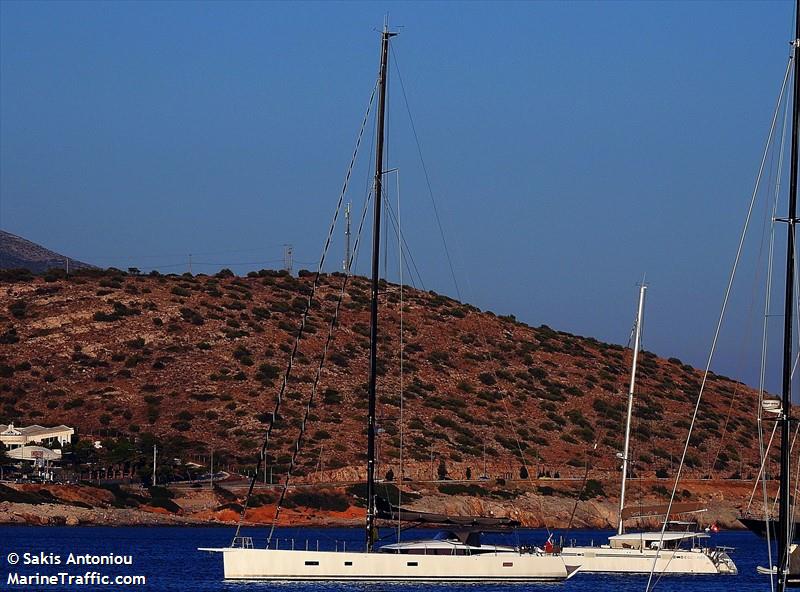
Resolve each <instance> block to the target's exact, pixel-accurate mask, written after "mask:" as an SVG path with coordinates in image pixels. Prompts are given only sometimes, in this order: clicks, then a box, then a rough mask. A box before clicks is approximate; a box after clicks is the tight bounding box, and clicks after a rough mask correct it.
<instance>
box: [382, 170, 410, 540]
mask: <svg viewBox="0 0 800 592" xmlns="http://www.w3.org/2000/svg"><path fill="white" fill-rule="evenodd" d="M395 181H396V183H397V254H398V255H397V256H398V258H399V259H400V261H399V265H398V268H399V271H398V273H399V275H400V459H399V461H400V470H399V475H398V483H400V486H399V487H398V488H397V542H398V543H399V542H400V535H401V533H402V532H403V525H402V521H401V520H400V511H401V508H402V507H403V491H402V486H403V483H404V481H403V468H404V465H403V460H404V458H403V444H404V442H403V438H404V436H405V423H404V419H405V418H404V414H403V412H404V411H405V409H404V407H405V406H404V404H403V369H404V368H403V361H404V351H403V346H404V339H403V337H404V335H403V308H404V307H405V306H404V302H403V295H404V294H403V234H402V232H401V226H400V174H399V173H398V174H397V176H396V177H395ZM386 202H387V203H388V202H389V200H388V199H387V200H386ZM387 209H388V208H387ZM412 280H413V278H412Z"/></svg>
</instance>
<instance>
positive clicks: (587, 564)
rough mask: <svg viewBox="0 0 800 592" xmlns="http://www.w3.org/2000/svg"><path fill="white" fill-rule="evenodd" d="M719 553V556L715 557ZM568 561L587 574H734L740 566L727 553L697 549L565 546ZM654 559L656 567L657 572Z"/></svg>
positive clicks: (563, 553)
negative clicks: (660, 549) (642, 549)
mask: <svg viewBox="0 0 800 592" xmlns="http://www.w3.org/2000/svg"><path fill="white" fill-rule="evenodd" d="M715 554H716V555H715ZM561 555H562V556H563V557H564V561H566V562H567V563H570V564H575V565H579V566H580V570H581V571H582V572H586V573H631V574H634V573H648V574H649V573H650V572H651V570H652V571H654V573H657V574H661V573H663V574H708V575H716V574H730V575H735V574H736V573H737V571H738V570H737V569H736V565H735V564H734V563H733V561H731V560H730V558H729V557H728V555H727V553H724V552H721V551H710V552H706V551H705V550H702V549H697V550H667V549H665V550H662V551H661V552H659V553H658V558H656V552H655V550H647V551H641V550H638V549H611V548H605V547H564V548H563V549H562V550H561ZM653 560H656V566H655V569H654V570H653Z"/></svg>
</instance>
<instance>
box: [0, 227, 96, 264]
mask: <svg viewBox="0 0 800 592" xmlns="http://www.w3.org/2000/svg"><path fill="white" fill-rule="evenodd" d="M66 265H67V257H66V256H65V255H61V254H59V253H56V252H55V251H51V250H50V249H46V248H44V247H43V246H41V245H37V244H36V243H34V242H31V241H29V240H27V239H24V238H22V237H20V236H17V235H15V234H11V233H10V232H5V231H4V230H0V269H27V270H29V271H32V272H33V273H41V272H44V271H47V270H48V269H64V268H65V267H66ZM69 267H70V269H73V270H75V269H86V268H90V267H92V266H91V265H89V264H88V263H83V262H81V261H77V260H75V259H69Z"/></svg>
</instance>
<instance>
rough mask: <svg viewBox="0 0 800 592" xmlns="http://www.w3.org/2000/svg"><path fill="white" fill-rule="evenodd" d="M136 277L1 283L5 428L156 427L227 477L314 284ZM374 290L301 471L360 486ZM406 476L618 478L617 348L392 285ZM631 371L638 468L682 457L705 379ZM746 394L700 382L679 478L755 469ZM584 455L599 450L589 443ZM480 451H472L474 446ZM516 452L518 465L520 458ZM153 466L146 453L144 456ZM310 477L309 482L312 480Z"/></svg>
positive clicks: (300, 371) (310, 340)
mask: <svg viewBox="0 0 800 592" xmlns="http://www.w3.org/2000/svg"><path fill="white" fill-rule="evenodd" d="M301 275H302V276H303V277H299V278H295V277H292V276H289V275H286V274H283V273H280V272H272V271H262V272H259V273H258V274H251V277H244V278H238V277H232V276H226V274H223V277H208V276H194V277H191V276H188V275H187V276H146V277H145V276H133V275H126V274H123V273H120V272H116V271H109V272H102V273H100V272H92V271H87V272H83V273H82V274H79V275H73V276H71V277H69V278H61V279H55V278H52V277H50V278H48V279H49V280H51V281H46V279H45V278H39V277H37V278H28V279H25V278H22V279H19V278H11V277H9V276H8V275H7V276H6V277H5V278H4V279H3V281H2V283H1V284H0V293H2V296H0V301H1V302H0V315H2V316H0V342H2V343H3V345H2V349H0V403H2V410H1V411H0V423H5V422H9V421H13V422H14V423H17V424H28V423H33V422H35V423H40V424H60V423H66V424H68V425H73V426H76V427H77V429H78V432H79V433H80V434H81V435H83V436H84V437H86V436H87V435H89V434H91V435H92V436H93V437H106V436H117V437H124V438H130V439H131V440H134V439H137V440H142V439H145V438H146V436H145V433H152V434H155V435H156V437H158V438H159V439H161V440H162V442H168V443H169V447H168V450H169V451H170V452H169V454H170V455H171V456H172V455H174V456H178V457H181V458H182V459H183V460H184V461H186V460H200V459H201V455H207V454H208V452H209V451H210V450H212V449H213V450H214V451H215V455H216V457H217V458H221V459H222V462H223V465H224V467H225V468H229V469H232V470H236V469H239V470H241V469H243V468H245V467H247V466H252V465H253V463H254V458H255V454H256V453H257V449H258V446H259V445H260V442H261V438H262V435H263V432H264V429H265V427H266V425H267V424H266V423H265V422H266V421H267V420H268V418H269V412H271V410H272V408H273V406H274V401H275V397H276V393H277V391H278V388H279V385H280V382H281V378H282V375H283V372H284V369H285V367H286V364H287V360H288V356H289V354H288V352H290V351H291V349H292V344H293V341H294V337H293V336H294V334H295V332H296V327H297V325H298V321H299V318H300V315H301V311H302V310H303V308H304V306H305V302H306V295H307V294H308V293H309V291H310V287H311V285H312V281H313V276H311V275H310V274H301ZM342 279H343V278H342V277H341V276H340V275H339V274H333V275H325V276H323V277H322V278H321V280H320V287H319V289H318V291H317V294H316V298H315V305H314V307H313V309H312V311H311V314H310V317H309V322H308V324H307V325H306V337H304V339H302V341H301V343H300V347H299V355H298V358H297V360H296V364H295V368H294V371H293V373H292V378H291V380H290V384H289V387H288V389H287V394H286V398H285V402H284V407H283V410H282V414H281V420H280V422H279V424H278V426H279V427H280V428H282V429H278V430H277V433H276V437H275V438H274V439H273V441H272V444H271V446H270V453H271V455H272V459H271V460H272V464H274V465H275V472H277V473H280V471H281V468H282V467H284V466H285V464H286V463H287V462H288V458H289V456H288V454H289V451H290V450H291V447H292V445H293V443H294V440H295V438H296V435H297V430H298V426H299V425H300V423H301V418H302V412H303V406H304V405H305V402H306V400H307V398H308V396H309V393H310V391H311V385H312V383H313V380H314V375H315V372H316V368H317V365H318V355H319V352H320V350H321V347H322V344H323V342H324V339H325V335H326V334H327V326H328V322H329V320H330V317H331V314H332V311H333V309H334V307H335V305H336V300H337V295H338V293H339V290H340V286H341V282H342ZM368 295H369V285H368V282H367V281H366V280H365V279H364V278H360V277H355V278H353V279H352V280H351V282H350V285H349V286H348V289H347V291H346V296H345V298H344V301H343V305H342V308H341V315H340V323H339V328H338V330H337V331H336V333H335V340H334V342H333V346H332V349H331V351H330V352H329V356H328V360H327V362H326V364H325V366H324V368H323V370H322V375H321V382H320V388H319V393H318V396H317V402H316V404H315V406H314V407H313V409H312V411H311V415H310V423H309V425H308V428H307V438H306V442H305V444H304V446H303V449H302V454H301V458H300V461H301V464H302V466H301V469H300V473H301V474H303V473H304V474H306V475H307V476H308V478H309V479H311V478H314V479H317V478H319V479H322V478H328V477H330V478H337V479H348V478H349V479H356V478H358V477H359V476H361V475H363V466H362V465H363V458H364V448H365V445H364V440H365V436H364V417H365V415H366V396H365V387H366V379H367V352H368V332H369V327H368V323H369V321H368ZM400 298H401V295H400V291H399V289H398V287H397V286H395V285H385V286H384V289H383V291H382V312H381V323H382V332H381V335H382V337H381V341H380V355H381V363H380V367H379V370H380V374H381V375H380V378H379V393H380V394H379V415H380V426H379V427H380V432H381V433H380V437H379V440H380V443H379V455H380V459H381V468H380V473H379V474H380V475H381V476H383V475H384V474H385V473H386V472H387V471H388V470H389V469H390V468H391V469H393V472H394V474H395V475H398V474H399V470H398V459H399V454H400V436H401V430H400V429H399V423H400V422H399V417H400V408H399V402H400V397H399V391H400V375H399V359H400V356H399V352H400V339H399V321H400V314H401V299H400ZM402 298H403V300H402V315H403V326H404V335H403V351H404V361H403V363H404V373H403V393H404V406H403V410H402V414H403V426H404V429H403V430H402V435H403V452H404V455H405V459H406V461H407V465H406V474H407V475H408V476H410V477H412V478H414V479H423V478H424V479H427V478H430V476H431V475H432V474H433V473H436V472H437V471H438V470H439V469H438V466H439V464H440V461H441V463H442V464H443V465H444V467H443V469H444V470H446V471H447V473H448V475H449V476H452V477H455V478H462V477H463V476H464V475H465V473H466V472H467V470H468V469H469V471H470V473H471V474H472V475H473V476H476V475H478V474H480V473H482V472H483V466H484V454H485V458H486V462H487V464H488V472H489V474H491V475H492V476H498V475H502V474H513V475H514V476H515V477H516V476H518V474H519V471H520V467H521V464H522V459H524V461H525V462H526V463H527V464H528V466H529V467H530V471H531V474H532V475H531V476H535V475H536V473H537V472H540V473H545V472H546V473H549V474H553V475H555V473H556V472H557V473H558V474H559V476H561V477H562V478H563V477H568V476H575V477H581V478H582V477H583V476H584V466H585V464H586V463H587V462H589V463H590V464H591V467H592V468H591V471H590V477H596V478H598V479H607V478H609V477H612V478H613V476H614V475H615V474H616V473H617V470H618V466H617V465H618V463H619V461H618V459H617V458H616V456H615V455H616V454H617V452H619V451H620V450H621V442H622V435H623V433H622V422H623V416H624V407H625V400H626V398H625V395H624V392H625V390H626V384H627V380H628V368H629V365H630V357H631V351H630V350H629V349H624V348H623V347H621V346H618V345H613V344H607V343H601V342H599V341H597V340H595V339H592V338H584V337H578V336H574V335H570V334H567V333H563V332H559V331H555V330H553V329H551V328H549V327H546V326H541V327H538V328H535V327H529V326H527V325H524V324H522V323H519V322H516V321H515V320H514V319H513V318H512V317H498V316H495V315H494V314H492V313H490V312H480V311H479V310H478V309H476V308H474V307H472V306H469V305H465V304H461V303H459V302H457V301H455V300H452V299H450V298H447V297H444V296H441V295H438V294H435V293H429V292H421V291H417V290H413V289H408V288H406V289H405V290H404V293H403V296H402ZM640 360H641V365H640V371H639V379H638V383H637V384H638V389H637V390H638V394H637V399H636V410H635V412H634V415H635V423H634V434H633V438H634V441H633V456H634V458H635V459H636V460H637V466H636V469H635V472H636V473H638V474H639V475H640V476H650V477H652V476H653V474H654V473H655V472H656V471H659V472H664V471H666V472H670V470H671V468H672V467H674V466H676V465H677V460H678V458H679V456H680V453H681V451H682V448H683V441H684V438H685V436H686V433H687V428H688V426H689V418H690V417H691V413H692V410H693V406H694V400H695V397H696V396H697V392H698V389H699V385H700V380H701V374H700V373H699V372H698V371H697V370H695V369H694V368H691V367H689V366H687V365H684V364H682V363H681V362H680V360H677V359H674V358H671V359H669V360H665V359H661V358H658V357H656V356H655V355H653V354H651V353H648V352H644V353H643V355H642V356H641V358H640ZM755 400H756V393H755V392H754V391H753V390H752V389H750V388H748V387H745V386H744V385H742V384H740V383H738V382H735V381H733V380H730V379H728V378H724V377H721V376H716V375H712V376H711V379H710V381H709V384H708V387H707V390H706V394H705V398H704V402H703V405H702V407H701V411H700V416H699V421H698V424H697V426H696V429H695V433H694V436H693V439H692V446H691V448H690V454H689V457H688V461H689V470H688V474H687V476H689V477H695V478H697V477H702V476H706V475H709V474H712V475H713V476H714V477H717V478H728V477H731V476H734V477H736V476H738V475H739V474H742V475H743V476H744V477H748V476H750V475H753V474H755V471H756V470H757V462H758V461H757V459H758V450H757V440H756V437H755V434H756V425H755V421H754V417H753V415H754V414H753V411H752V410H753V408H754V401H755ZM595 444H596V449H593V448H594V446H595ZM484 450H485V453H484ZM520 451H522V454H520ZM140 462H141V463H143V464H146V463H147V462H149V459H148V458H143V459H141V460H140ZM318 471H322V474H319V473H318Z"/></svg>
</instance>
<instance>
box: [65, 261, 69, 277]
mask: <svg viewBox="0 0 800 592" xmlns="http://www.w3.org/2000/svg"><path fill="white" fill-rule="evenodd" d="M64 263H65V265H66V268H67V275H69V257H65V258H64Z"/></svg>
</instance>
